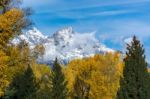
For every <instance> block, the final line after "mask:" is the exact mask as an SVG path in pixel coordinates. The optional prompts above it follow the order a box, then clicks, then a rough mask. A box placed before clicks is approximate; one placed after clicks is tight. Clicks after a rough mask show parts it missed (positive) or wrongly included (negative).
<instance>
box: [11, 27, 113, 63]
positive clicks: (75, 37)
mask: <svg viewBox="0 0 150 99" xmlns="http://www.w3.org/2000/svg"><path fill="white" fill-rule="evenodd" d="M21 40H25V41H26V42H27V43H29V46H30V47H31V48H33V47H34V46H36V45H37V44H42V45H43V46H44V48H45V54H44V55H43V57H39V59H38V61H39V62H40V63H50V62H51V61H53V60H54V59H55V58H56V57H57V58H59V59H60V60H62V61H63V62H68V61H70V60H72V59H75V58H84V57H89V56H93V55H95V54H96V53H102V54H104V53H106V52H114V50H112V49H110V48H107V47H106V46H105V45H103V44H101V43H100V42H99V40H97V39H96V38H95V33H77V32H74V31H73V29H72V27H68V28H64V29H61V30H59V31H57V32H55V33H54V34H53V35H52V36H44V35H43V34H42V33H41V32H40V31H39V30H38V29H36V28H33V29H32V30H29V31H28V32H26V33H25V34H22V35H20V36H18V37H16V38H15V39H14V40H12V43H13V44H18V43H19V42H20V41H21Z"/></svg>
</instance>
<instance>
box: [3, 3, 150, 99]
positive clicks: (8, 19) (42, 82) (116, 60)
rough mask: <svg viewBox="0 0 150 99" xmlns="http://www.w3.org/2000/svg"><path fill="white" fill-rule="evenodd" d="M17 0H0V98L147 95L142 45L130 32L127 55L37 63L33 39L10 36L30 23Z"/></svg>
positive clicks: (138, 98) (125, 98)
mask: <svg viewBox="0 0 150 99" xmlns="http://www.w3.org/2000/svg"><path fill="white" fill-rule="evenodd" d="M19 4H20V1H19V0H0V99H150V81H149V80H150V75H149V73H148V68H147V66H148V64H147V62H146V59H145V55H144V49H143V46H142V45H141V44H140V41H139V40H138V39H137V38H136V37H135V36H134V37H133V41H132V43H131V44H127V51H126V55H125V56H124V55H121V54H120V53H118V52H116V53H107V54H104V55H100V54H98V55H95V56H93V57H89V58H84V59H75V60H72V61H71V62H70V63H68V64H67V65H66V66H65V65H62V64H59V60H57V59H56V60H55V62H54V64H53V66H48V65H45V64H38V63H37V62H36V59H37V57H38V56H39V55H43V54H44V48H43V46H41V45H37V46H36V47H35V48H34V49H33V50H32V51H31V50H30V49H29V46H28V44H27V43H26V42H24V41H22V42H20V44H18V45H17V46H14V45H12V44H10V42H9V41H10V40H11V39H13V38H14V37H15V36H16V35H19V34H21V33H22V30H24V29H26V28H28V27H30V26H31V25H32V24H31V23H32V22H31V21H30V20H29V18H28V17H29V15H30V14H31V12H30V10H29V9H26V10H25V9H20V8H19V6H18V5H19Z"/></svg>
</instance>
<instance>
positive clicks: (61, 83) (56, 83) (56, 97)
mask: <svg viewBox="0 0 150 99" xmlns="http://www.w3.org/2000/svg"><path fill="white" fill-rule="evenodd" d="M51 79H52V90H51V97H52V99H66V98H67V88H66V85H67V82H66V81H65V76H64V74H63V72H62V67H61V66H60V65H59V63H58V61H57V59H56V60H55V62H54V66H53V68H52V76H51Z"/></svg>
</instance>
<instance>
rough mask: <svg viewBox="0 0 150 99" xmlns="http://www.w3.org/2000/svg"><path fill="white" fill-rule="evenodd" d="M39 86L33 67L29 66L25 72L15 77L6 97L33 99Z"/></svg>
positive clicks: (7, 98)
mask: <svg viewBox="0 0 150 99" xmlns="http://www.w3.org/2000/svg"><path fill="white" fill-rule="evenodd" d="M38 88H39V86H38V84H37V83H36V81H35V76H34V74H33V71H32V68H31V67H30V66H28V68H27V69H26V70H25V72H24V73H23V74H20V75H19V74H18V75H17V76H16V77H15V78H14V79H13V81H12V83H11V84H10V87H9V88H8V90H7V91H6V96H5V97H6V99H33V98H32V97H33V96H34V95H35V93H36V92H37V90H38ZM7 93H8V94H7Z"/></svg>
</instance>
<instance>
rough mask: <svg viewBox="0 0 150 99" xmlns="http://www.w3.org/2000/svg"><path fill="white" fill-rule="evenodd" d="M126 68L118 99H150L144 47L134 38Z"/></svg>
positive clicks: (128, 48)
mask: <svg viewBox="0 0 150 99" xmlns="http://www.w3.org/2000/svg"><path fill="white" fill-rule="evenodd" d="M124 62H125V67H124V71H123V77H122V78H121V80H120V89H119V91H118V93H117V99H150V97H149V93H150V89H149V74H148V70H147V62H146V60H145V55H144V49H143V45H141V44H140V41H139V40H137V38H136V36H134V37H133V41H132V42H131V44H127V52H126V58H125V59H124Z"/></svg>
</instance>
